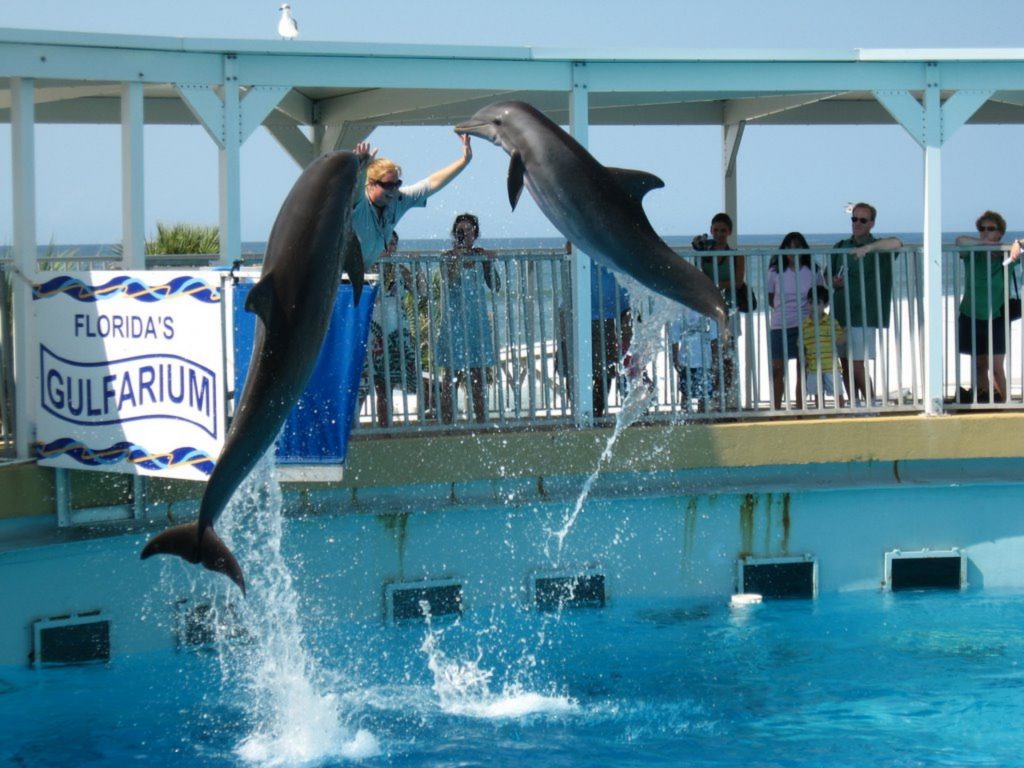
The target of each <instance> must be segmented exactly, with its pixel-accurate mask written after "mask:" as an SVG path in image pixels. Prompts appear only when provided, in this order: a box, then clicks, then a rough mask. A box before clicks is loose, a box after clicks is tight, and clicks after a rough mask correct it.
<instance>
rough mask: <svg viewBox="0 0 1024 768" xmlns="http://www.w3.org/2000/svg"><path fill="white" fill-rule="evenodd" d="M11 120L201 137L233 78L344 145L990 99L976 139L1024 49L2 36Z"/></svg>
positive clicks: (875, 118) (1016, 81) (1023, 108)
mask: <svg viewBox="0 0 1024 768" xmlns="http://www.w3.org/2000/svg"><path fill="white" fill-rule="evenodd" d="M0 75H2V77H0V120H3V121H9V120H10V101H11V99H10V95H9V89H10V81H9V79H10V78H12V77H19V78H32V79H33V80H34V82H35V94H36V96H35V102H36V111H35V120H36V122H39V123H119V122H120V121H121V107H120V104H121V86H122V83H124V82H141V83H142V84H143V93H144V104H145V109H144V115H145V122H146V123H147V124H195V123H197V122H200V121H199V120H198V118H197V115H196V110H195V109H194V105H190V104H189V103H188V100H187V99H186V98H183V96H182V91H183V89H190V88H191V89H194V88H207V87H210V86H213V87H214V88H217V87H219V86H221V85H222V84H223V83H224V82H226V80H227V78H234V80H235V82H237V83H238V85H239V86H240V91H241V94H242V97H243V98H245V97H246V95H247V94H248V93H249V92H250V91H251V90H252V89H253V88H254V87H258V88H263V89H273V91H274V93H275V97H279V98H278V100H277V101H276V103H275V104H274V106H273V108H272V109H270V110H269V111H268V112H267V113H266V114H265V116H264V117H263V119H262V120H261V122H262V124H263V125H265V126H267V127H268V128H269V129H271V130H274V129H277V130H278V132H281V131H286V130H288V129H294V128H296V127H299V126H312V127H316V126H335V127H338V128H341V130H339V131H337V132H336V134H337V135H336V143H335V146H338V147H343V146H351V145H354V143H355V142H356V141H358V140H359V139H360V138H361V137H363V136H365V135H367V134H368V133H369V132H370V130H372V129H373V128H374V127H375V126H378V125H448V124H452V123H455V122H458V121H459V120H461V119H464V118H465V117H467V116H469V115H470V114H472V113H473V112H474V111H475V110H476V109H477V108H478V107H480V106H481V105H483V104H486V103H489V102H491V101H494V100H495V99H498V98H501V99H505V98H509V99H522V100H524V101H529V102H531V103H532V104H534V105H536V106H537V107H539V108H541V109H542V110H544V111H545V112H547V113H548V114H549V115H550V116H551V117H552V118H553V119H555V120H556V121H559V122H562V123H567V122H568V109H569V103H568V100H567V99H566V96H565V94H566V92H571V91H572V90H573V88H586V89H587V91H588V105H589V108H588V116H589V123H590V124H592V125H624V124H630V125H637V124H646V125H730V124H738V123H745V124H750V125H755V124H760V125H796V124H892V123H894V122H896V121H895V119H894V117H893V115H892V114H891V112H890V110H889V109H887V108H886V107H885V106H883V103H882V102H881V101H880V100H879V94H880V93H891V92H903V93H909V94H910V95H911V96H912V97H913V98H914V99H915V100H917V101H918V102H919V103H921V102H922V101H923V96H922V94H923V92H924V89H925V88H926V87H927V86H928V85H930V84H933V83H936V82H937V83H938V84H939V85H940V88H941V93H942V98H943V100H946V99H948V98H949V97H950V96H951V95H952V94H953V93H954V92H957V91H965V90H966V91H972V92H979V91H980V92H983V93H982V94H981V95H982V96H983V98H979V99H978V101H979V103H980V107H979V108H978V109H977V110H976V111H975V112H973V113H972V114H971V115H970V117H969V118H967V121H968V122H969V123H974V124H984V123H987V124H1006V123H1021V122H1024V49H1019V48H1018V49H905V50H892V49H854V50H808V49H778V50H775V49H771V50H769V49H762V50H749V49H745V50H737V49H722V50H710V49H687V48H679V49H671V50H590V49H585V50H578V49H571V50H570V49H552V48H536V47H530V46H522V47H482V46H451V45H382V44H372V45H371V44H366V43H326V42H312V41H286V40H269V41H263V40H206V39H192V38H164V37H144V36H127V35H101V34H87V33H71V32H44V31H34V30H16V29H0Z"/></svg>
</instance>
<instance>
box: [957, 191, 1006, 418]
mask: <svg viewBox="0 0 1024 768" xmlns="http://www.w3.org/2000/svg"><path fill="white" fill-rule="evenodd" d="M975 226H976V227H977V228H978V237H971V236H970V235H961V236H960V237H958V238H957V239H956V244H957V245H978V246H984V248H983V249H982V250H977V251H964V252H962V253H961V254H960V259H961V260H962V261H963V262H964V295H963V298H962V299H961V300H960V312H959V314H958V315H957V335H958V336H959V345H958V348H959V350H960V354H962V355H970V356H971V360H973V361H974V381H973V384H974V389H975V393H976V394H977V400H978V402H992V400H993V397H994V398H995V400H996V401H998V402H1005V401H1006V371H1005V369H1004V364H1003V361H1004V360H1005V358H1006V321H1005V318H1004V317H1003V302H1004V299H1005V298H1006V269H1005V268H1004V266H1003V249H1002V240H1003V235H1005V234H1006V219H1004V218H1003V217H1002V216H1000V215H999V214H998V213H996V212H995V211H985V212H984V213H983V214H981V216H979V217H978V220H977V221H976V222H975ZM1014 247H1015V248H1017V254H1018V257H1019V254H1020V247H1019V245H1018V244H1017V242H1015V243H1014ZM989 326H991V328H992V333H991V334H989ZM990 365H991V367H992V376H991V380H990V379H989V366H990Z"/></svg>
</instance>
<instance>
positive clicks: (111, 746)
mask: <svg viewBox="0 0 1024 768" xmlns="http://www.w3.org/2000/svg"><path fill="white" fill-rule="evenodd" d="M1022 621H1024V594H1022V593H1019V592H1002V593H998V594H994V593H984V594H982V593H967V594H960V593H934V592H933V593H918V594H899V595H882V594H879V593H872V592H860V593H854V594H845V595H827V596H823V597H821V598H819V599H818V600H816V601H792V600H790V601H777V602H771V603H768V602H766V603H764V604H763V605H760V606H754V607H747V608H744V609H733V608H730V607H729V606H728V605H726V604H724V603H723V602H722V601H718V600H715V601H705V600H696V601H692V600H691V601H675V600H672V601H663V600H654V601H639V602H634V603H631V604H627V605H609V606H608V607H607V608H606V609H605V610H573V611H565V612H563V613H562V615H560V616H558V615H554V614H545V613H539V612H536V611H523V610H521V609H518V608H505V609H496V610H494V611H492V612H487V613H479V614H467V615H466V616H465V617H464V618H463V619H462V620H460V621H457V622H449V623H446V624H443V625H441V624H438V623H437V622H434V623H433V625H432V626H428V625H425V624H423V623H422V622H416V623H404V624H398V625H392V626H387V625H382V624H380V623H379V622H375V623H369V624H361V625H347V626H343V625H336V626H335V628H334V629H333V631H330V632H328V633H324V634H321V633H319V632H313V633H310V634H309V635H308V636H307V637H306V638H305V640H306V642H305V645H306V647H307V648H308V650H309V654H310V658H311V659H317V661H316V662H315V663H313V664H312V665H311V666H309V667H308V668H307V669H306V671H307V672H308V673H309V675H308V679H307V680H306V682H305V683H301V684H299V683H298V682H297V680H296V679H295V678H294V677H293V676H292V673H291V672H288V671H287V670H288V667H289V664H291V663H292V662H294V659H293V660H282V659H278V677H277V678H276V679H275V681H274V682H273V683H272V684H269V686H268V688H267V690H266V691H265V695H266V696H267V697H268V698H274V697H279V698H280V701H277V702H270V701H262V702H261V701H257V700H255V699H254V698H253V692H254V689H253V688H252V687H251V685H250V683H249V682H246V680H245V679H244V677H245V676H244V675H241V674H240V672H239V669H238V666H237V665H238V664H239V663H240V661H241V659H245V660H246V661H245V663H252V660H253V657H252V656H251V655H250V654H249V651H251V647H250V648H249V650H247V651H244V652H243V651H242V650H240V646H238V645H236V646H235V647H234V650H231V649H230V644H229V648H228V650H226V651H223V652H222V653H215V652H198V653H196V652H183V653H165V652H160V653H154V654H138V655H133V656H130V657H126V658H122V659H117V660H116V661H115V662H113V663H111V664H110V665H109V666H91V667H77V668H65V669H52V670H43V671H41V672H30V671H25V670H20V669H18V670H14V669H9V668H8V669H4V670H3V672H2V674H0V681H2V682H0V712H2V713H3V715H2V718H0V762H3V763H5V764H10V765H33V766H56V765H61V766H64V765H76V766H108V765H109V766H115V765H118V766H123V765H127V764H130V763H132V762H136V761H143V762H145V763H146V764H153V765H160V766H179V765H180V766H185V765H189V766H192V765H197V764H199V765H204V766H239V765H253V764H255V765H341V764H346V763H350V762H351V761H352V760H353V759H361V760H363V761H365V764H368V765H384V764H387V765H398V766H450V765H484V764H486V765H489V766H506V765H507V766H521V765H537V766H562V765H592V766H629V765H696V766H705V765H706V766H724V765H750V766H769V765H771V766H812V765H850V766H854V765H857V766H861V765H875V766H878V765H993V766H995V765H999V766H1004V765H1010V764H1016V763H1018V762H1019V759H1020V755H1021V754H1022V752H1024V736H1022V734H1021V731H1020V728H1019V722H1020V721H1021V718H1022V717H1024V696H1022V695H1021V693H1022V689H1024V672H1022V669H1021V661H1022V659H1024V638H1022V637H1021V635H1020V633H1019V632H1018V631H1017V630H1018V629H1019V627H1020V626H1021V623H1022ZM243 645H244V644H243ZM233 653H234V654H240V655H241V658H232V654H233ZM300 676H301V675H300ZM306 683H308V685H307V684H306ZM275 718H276V719H275Z"/></svg>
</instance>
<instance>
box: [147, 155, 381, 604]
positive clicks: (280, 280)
mask: <svg viewBox="0 0 1024 768" xmlns="http://www.w3.org/2000/svg"><path fill="white" fill-rule="evenodd" d="M359 172H360V168H359V160H358V159H357V157H356V155H354V154H353V153H351V152H333V153H331V154H328V155H324V156H322V157H320V158H318V159H317V160H315V161H314V162H313V163H312V164H311V165H310V166H309V167H308V168H307V169H306V170H305V171H303V173H302V175H300V176H299V178H298V180H297V181H296V182H295V185H294V186H293V187H292V189H291V191H290V192H289V193H288V197H287V198H285V201H284V203H283V204H282V206H281V210H280V212H279V213H278V214H277V219H276V220H275V221H274V227H273V229H272V230H271V232H270V239H269V240H268V241H267V253H266V257H265V258H264V261H263V271H262V272H261V274H260V279H259V282H257V283H256V285H254V286H253V288H252V290H251V291H250V293H249V296H248V298H247V299H246V301H245V308H246V309H247V310H249V311H250V312H255V313H256V316H257V317H258V318H259V320H260V322H259V323H257V328H256V337H255V339H254V341H253V350H252V359H251V361H250V363H249V373H248V375H247V376H246V379H245V386H244V387H243V389H242V396H241V398H240V400H239V403H238V407H237V408H236V410H235V417H234V420H233V421H232V422H231V426H230V428H229V429H228V434H227V437H226V438H225V440H224V448H223V450H221V453H220V458H218V459H217V465H216V467H214V470H213V473H212V474H211V475H210V479H209V481H208V482H207V484H206V491H205V492H204V494H203V500H202V502H201V504H200V506H199V520H198V522H195V523H188V524H186V525H179V526H175V527H173V528H168V529H167V530H166V531H164V532H163V533H160V534H159V535H157V536H156V537H154V538H153V539H152V540H150V542H149V543H148V544H146V546H145V547H144V548H143V550H142V559H143V560H145V559H146V558H147V557H150V556H151V555H158V554H170V555H178V557H182V558H184V559H185V560H187V561H188V562H190V563H202V565H203V567H204V568H208V569H209V570H211V571H217V572H219V573H223V574H225V575H226V576H227V577H228V578H230V579H231V580H232V581H233V582H235V583H236V584H237V585H238V586H239V587H240V588H241V590H242V592H243V594H244V592H245V579H244V577H243V576H242V569H241V567H239V565H238V561H237V560H236V559H235V556H234V555H233V554H232V553H231V550H230V549H228V547H227V545H225V544H224V542H223V541H222V540H221V538H220V537H219V536H218V535H217V533H216V532H215V531H214V529H213V524H214V523H215V522H216V521H217V518H218V517H220V513H221V512H222V511H223V510H224V507H226V506H227V503H228V501H230V499H231V496H232V494H233V493H234V492H235V489H236V488H238V486H239V485H240V484H241V482H242V481H243V480H244V479H245V478H246V476H248V474H249V472H250V471H251V470H252V468H253V467H254V466H255V465H256V462H257V461H259V459H260V457H261V456H263V454H264V453H265V452H266V450H267V449H268V448H269V447H270V446H271V444H272V443H273V442H274V440H275V439H276V438H277V434H278V432H280V430H281V426H282V425H283V424H284V420H285V419H286V418H287V417H288V414H289V413H290V412H291V410H292V407H293V406H294V405H295V402H296V401H297V400H298V398H299V396H300V395H301V394H302V392H303V390H304V389H305V387H306V383H307V382H308V381H309V377H310V376H311V375H312V373H313V368H314V367H315V365H316V361H317V358H318V357H319V355H320V347H321V346H322V345H323V340H324V336H325V335H326V333H327V326H328V324H329V322H330V317H331V308H332V307H333V306H334V297H335V294H336V293H337V290H338V284H339V283H340V282H341V275H342V271H345V272H347V273H348V276H349V279H350V280H351V282H352V291H353V294H354V299H355V301H356V303H358V302H359V296H360V294H361V293H362V287H363V256H362V251H361V250H360V248H359V242H358V240H357V239H356V237H355V235H354V234H353V232H352V227H351V218H352V205H353V203H354V202H355V198H354V196H355V195H356V194H357V193H358V192H359V190H358V189H357V186H358V184H357V182H358V179H359Z"/></svg>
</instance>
